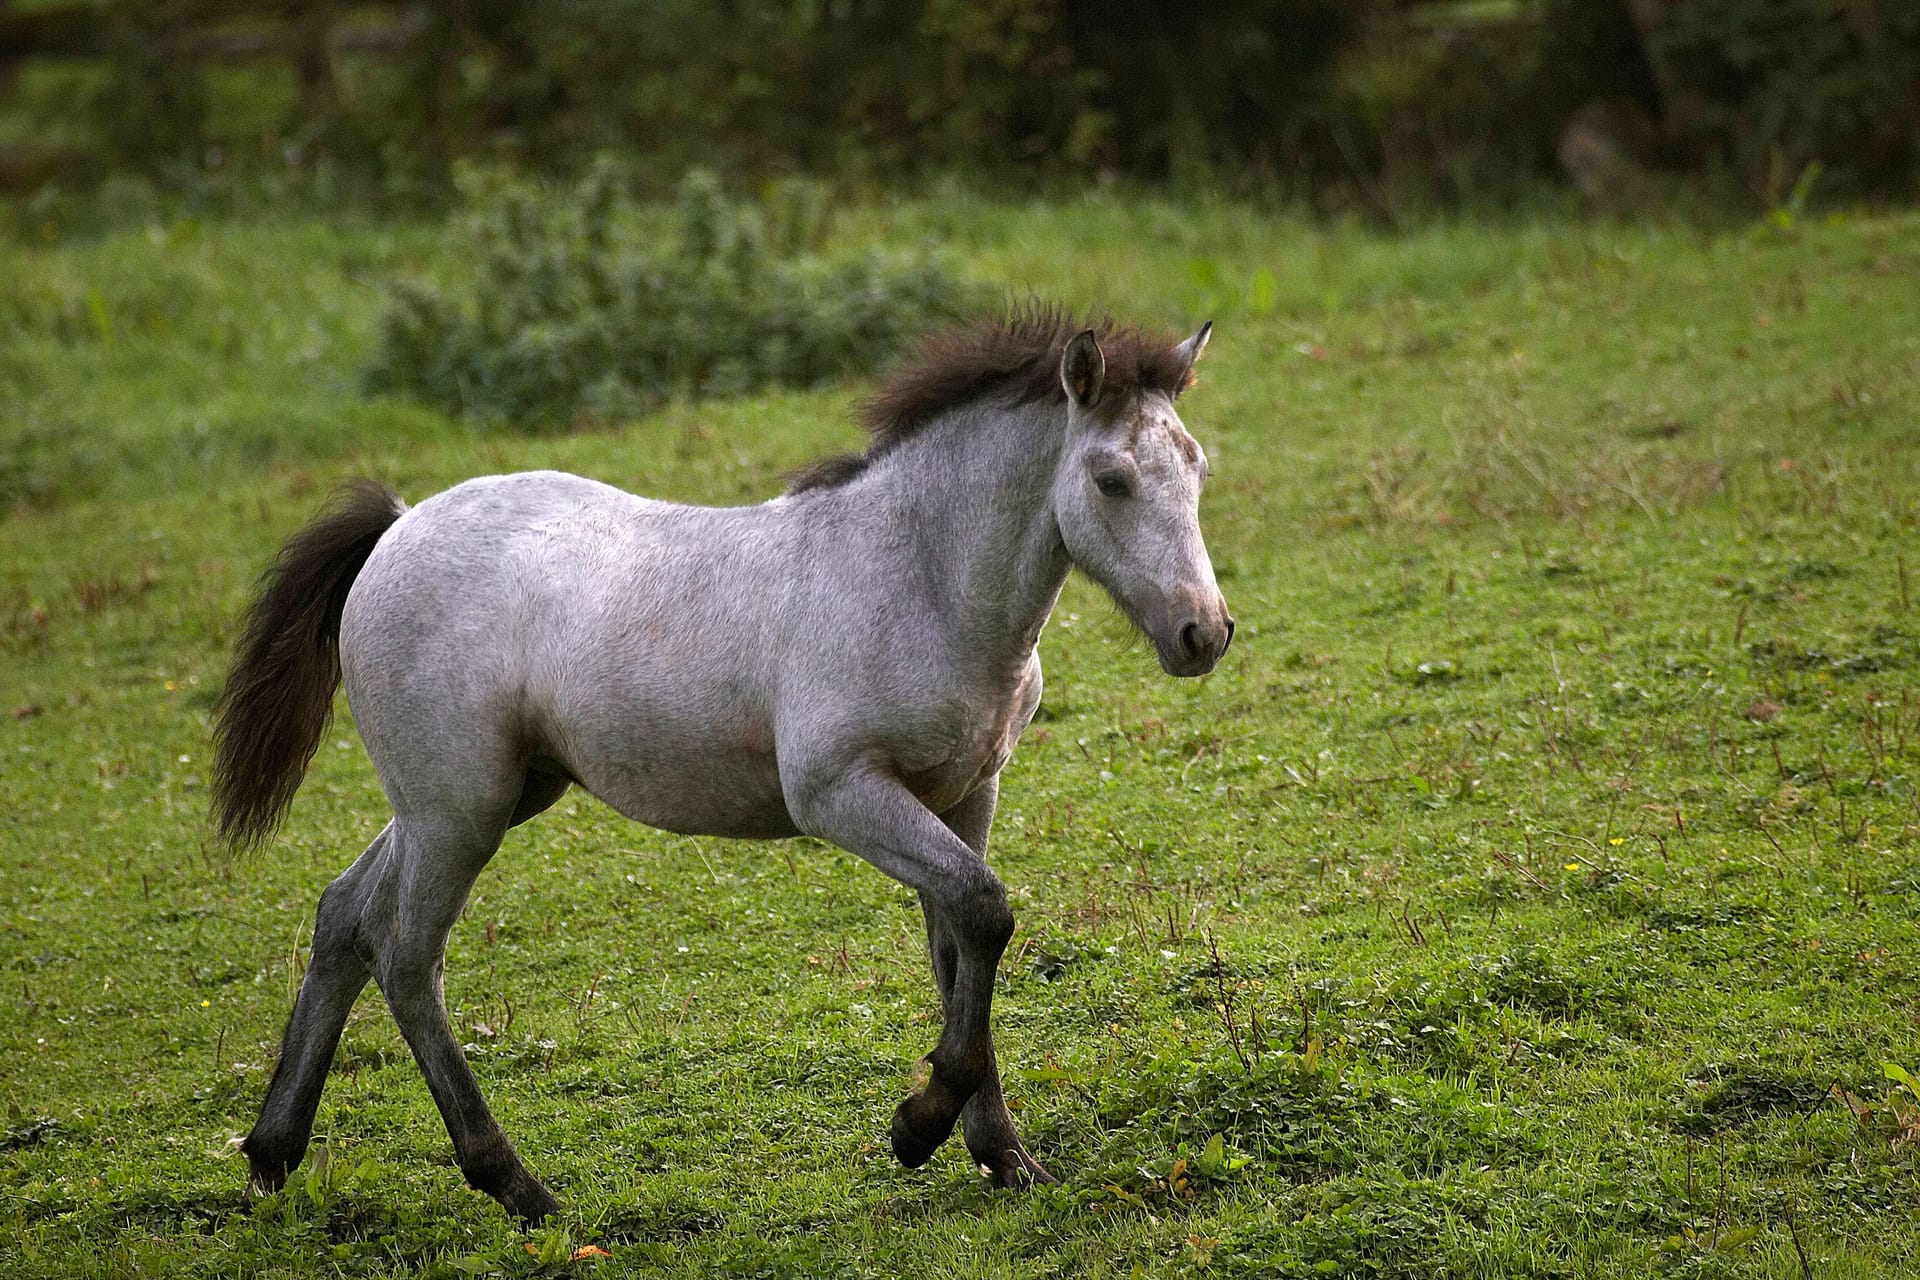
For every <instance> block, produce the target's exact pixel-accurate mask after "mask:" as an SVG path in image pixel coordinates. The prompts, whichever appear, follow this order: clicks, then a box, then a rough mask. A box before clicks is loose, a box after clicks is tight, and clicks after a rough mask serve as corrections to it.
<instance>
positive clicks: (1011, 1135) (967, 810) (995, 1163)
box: [920, 774, 1058, 1187]
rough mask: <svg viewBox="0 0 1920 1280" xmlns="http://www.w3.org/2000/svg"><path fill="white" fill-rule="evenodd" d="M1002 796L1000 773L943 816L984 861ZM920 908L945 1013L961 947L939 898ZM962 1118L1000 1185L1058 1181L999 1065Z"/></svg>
mask: <svg viewBox="0 0 1920 1280" xmlns="http://www.w3.org/2000/svg"><path fill="white" fill-rule="evenodd" d="M999 798H1000V777H999V775H998V774H996V775H994V776H993V777H991V778H989V779H987V781H986V783H985V784H984V785H982V786H981V787H979V788H978V789H977V790H975V791H974V793H973V794H972V795H970V796H968V797H967V798H966V799H965V800H962V801H961V802H960V803H959V804H957V805H955V806H954V807H953V808H951V809H949V810H947V811H946V812H945V813H943V814H941V815H940V820H941V821H942V822H944V823H946V824H947V829H948V830H950V831H952V832H953V834H955V835H957V836H959V837H960V838H961V839H962V840H964V841H966V842H967V847H968V848H970V849H972V850H973V851H974V853H976V854H978V855H979V857H980V858H981V859H982V860H983V861H984V860H985V859H986V856H987V837H988V835H989V834H990V833H991V831H992V830H993V811H994V806H995V805H996V804H997V803H998V801H999ZM920 910H921V913H922V914H923V915H924V916H925V917H926V921H927V954H928V955H929V956H930V957H931V958H932V960H933V978H934V982H935V983H936V985H938V987H939V989H940V1006H941V1009H942V1010H943V1011H944V1010H945V1009H946V1007H947V1005H948V1002H949V993H950V992H951V991H952V989H953V979H954V971H955V968H956V961H957V958H958V946H957V945H956V943H955V942H954V940H953V937H952V932H951V930H950V929H949V928H948V927H947V922H946V918H945V917H944V916H943V915H942V914H941V913H940V909H939V907H938V906H936V905H935V903H934V901H933V899H931V898H929V897H928V896H927V895H925V894H922V895H920ZM960 1114H961V1120H960V1124H961V1131H962V1132H963V1133H964V1134H965V1135H966V1140H967V1153H968V1154H969V1155H971V1156H972V1157H973V1162H974V1163H975V1164H977V1165H979V1166H980V1167H982V1168H984V1169H986V1170H987V1171H988V1173H989V1174H990V1175H991V1176H992V1177H993V1181H994V1185H995V1186H1001V1187H1021V1186H1026V1185H1028V1184H1030V1183H1035V1182H1057V1181H1058V1179H1057V1178H1055V1177H1054V1176H1053V1175H1052V1174H1050V1173H1048V1172H1047V1171H1046V1169H1045V1168H1044V1167H1043V1166H1042V1165H1041V1164H1040V1162H1039V1161H1038V1160H1035V1159H1034V1158H1033V1157H1032V1156H1031V1155H1029V1154H1028V1153H1027V1148H1026V1144H1025V1143H1023V1142H1021V1141H1020V1132H1019V1130H1018V1129H1016V1128H1015V1127H1014V1123H1013V1113H1012V1112H1010V1111H1008V1110H1007V1100H1006V1097H1005V1096H1004V1095H1003V1094H1002V1093H1001V1091H1000V1066H999V1063H998V1061H995V1060H990V1061H989V1063H988V1067H987V1078H986V1079H985V1080H983V1081H981V1082H980V1088H979V1089H978V1090H976V1091H975V1092H974V1095H973V1097H971V1098H969V1099H968V1100H967V1105H966V1109H965V1110H964V1111H962V1112H961V1113H960Z"/></svg>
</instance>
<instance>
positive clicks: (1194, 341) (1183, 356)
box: [1173, 320, 1213, 395]
mask: <svg viewBox="0 0 1920 1280" xmlns="http://www.w3.org/2000/svg"><path fill="white" fill-rule="evenodd" d="M1212 333H1213V321H1211V320H1209V321H1207V322H1206V323H1205V324H1203V325H1201V326H1200V331H1199V332H1198V333H1196V334H1194V335H1193V336H1192V337H1191V338H1188V339H1187V340H1186V341H1185V342H1183V343H1181V344H1180V345H1179V346H1177V347H1175V348H1174V349H1173V354H1174V358H1175V359H1176V360H1178V361H1179V362H1180V380H1179V381H1178V382H1177V383H1175V384H1174V385H1175V386H1177V387H1179V389H1180V391H1185V390H1186V389H1187V388H1188V387H1190V386H1192V385H1193V366H1194V365H1196V364H1199V363H1200V356H1201V354H1202V353H1203V352H1205V351H1206V349H1207V338H1208V337H1209V336H1211V335H1212ZM1180 391H1176V392H1174V394H1175V395H1179V394H1180Z"/></svg>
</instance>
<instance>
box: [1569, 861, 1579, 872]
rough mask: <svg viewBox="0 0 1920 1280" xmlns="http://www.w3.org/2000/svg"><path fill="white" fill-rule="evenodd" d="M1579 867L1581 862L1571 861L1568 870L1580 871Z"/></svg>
mask: <svg viewBox="0 0 1920 1280" xmlns="http://www.w3.org/2000/svg"><path fill="white" fill-rule="evenodd" d="M1579 869H1580V864H1579V863H1577V862H1569V863H1568V864H1567V870H1569V871H1578V870H1579Z"/></svg>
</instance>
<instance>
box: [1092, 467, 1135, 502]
mask: <svg viewBox="0 0 1920 1280" xmlns="http://www.w3.org/2000/svg"><path fill="white" fill-rule="evenodd" d="M1093 484H1094V487H1095V488H1096V489H1098V490H1100V494H1101V496H1102V497H1106V498H1125V497H1129V496H1131V495H1132V493H1133V486H1132V485H1131V484H1129V483H1128V482H1127V478H1126V477H1125V476H1123V475H1120V474H1119V473H1118V472H1113V471H1109V472H1108V473H1107V474H1106V475H1103V476H1095V477H1094V478H1093Z"/></svg>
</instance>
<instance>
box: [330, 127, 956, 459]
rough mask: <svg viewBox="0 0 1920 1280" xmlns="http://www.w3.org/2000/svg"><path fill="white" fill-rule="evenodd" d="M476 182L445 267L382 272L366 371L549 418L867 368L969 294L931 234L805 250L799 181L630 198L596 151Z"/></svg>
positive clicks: (816, 236)
mask: <svg viewBox="0 0 1920 1280" xmlns="http://www.w3.org/2000/svg"><path fill="white" fill-rule="evenodd" d="M476 194H483V195H484V198H479V199H475V200H474V201H473V206H474V210H475V211H474V212H473V213H471V214H470V215H469V216H468V217H467V220H466V225H465V228H464V230H463V231H462V233H461V234H462V235H463V236H464V238H465V239H466V241H467V245H466V249H467V250H468V252H465V253H463V254H462V255H461V261H462V262H463V263H467V264H470V265H467V266H466V267H465V268H464V269H463V270H462V273H461V275H462V278H461V279H460V280H458V281H457V282H455V283H452V284H441V285H436V284H430V283H425V282H419V281H410V282H402V283H399V284H396V285H394V286H392V287H391V289H390V293H389V298H388V304H387V308H386V311H385V313H384V315H383V317H382V320H381V327H380V339H379V342H378V345H377V349H376V353H375V355H374V358H373V361H372V363H371V365H370V366H369V368H368V370H367V380H368V382H369V384H370V386H371V387H372V388H373V389H375V390H391V391H401V392H408V393H412V394H415V395H419V396H422V397H424V398H426V399H428V400H431V401H434V402H437V403H440V404H442V405H445V406H447V407H449V408H452V409H455V410H457V411H460V412H464V413H468V414H473V415H477V416H480V417H484V418H497V419H507V420H511V421H514V422H517V423H521V424H544V425H547V426H564V425H567V424H568V423H570V422H572V421H574V420H576V419H579V418H583V417H584V418H588V419H592V418H602V417H608V416H617V415H621V414H625V413H630V412H635V411H638V410H640V409H643V408H645V407H647V406H648V405H651V404H654V403H657V402H659V401H660V400H662V399H664V398H666V397H667V396H669V395H674V394H688V395H728V394H738V393H742V392H747V391H751V390H754V389H756V388H759V387H764V386H770V385H773V386H792V387H805V386H811V385H813V384H816V383H819V382H822V381H824V380H827V379H830V378H833V377H836V376H839V375H841V374H845V373H849V372H853V371H857V370H864V369H868V368H870V367H872V366H873V365H874V364H876V363H878V362H879V361H881V360H883V359H886V358H888V357H889V356H891V355H892V354H893V353H894V352H895V351H896V350H897V349H898V348H899V346H900V344H901V342H902V341H903V339H904V338H905V337H907V336H908V335H910V334H912V333H914V332H915V331H918V330H920V329H923V328H925V327H926V326H928V325H930V324H932V323H935V322H936V321H938V320H941V319H943V318H946V317H951V316H954V315H957V314H959V313H960V312H961V311H962V310H964V309H966V307H967V306H968V304H969V302H970V300H973V299H974V294H973V291H971V290H969V289H968V288H967V287H965V286H964V285H963V284H962V283H961V282H960V281H959V280H958V279H957V278H956V277H955V276H954V275H953V274H952V273H951V272H949V271H948V270H947V269H946V267H945V266H944V265H943V264H942V263H941V261H940V260H939V259H938V258H937V257H936V256H934V255H932V254H931V253H927V252H908V251H897V250H888V251H883V250H878V249H869V250H866V251H863V252H861V253H859V254H851V255H829V254H826V253H824V252H822V251H821V245H822V242H823V241H824V239H825V233H826V205H825V202H824V199H823V198H822V197H821V195H820V192H819V188H818V187H816V186H813V185H812V184H808V183H801V182H792V181H789V182H786V183H780V184H775V185H774V186H773V187H772V188H770V190H769V194H768V198H767V200H766V201H765V202H764V203H763V204H754V203H749V202H746V201H742V200H738V199H735V198H731V197H729V196H728V195H727V194H726V192H725V191H724V190H723V189H722V187H721V185H720V183H719V181H718V180H717V179H716V178H715V177H713V176H712V175H711V174H707V173H701V172H695V173H694V174H693V175H691V176H689V177H688V178H686V179H685V180H684V181H683V182H682V183H681V184H680V187H679V190H678V194H677V196H676V198H675V199H674V201H673V202H672V204H671V205H670V206H667V207H664V208H662V207H647V206H641V205H639V204H637V203H636V202H635V201H634V200H633V198H632V195H631V191H630V188H629V184H628V183H627V182H626V181H624V180H623V179H622V178H621V177H620V176H619V175H618V173H617V172H616V170H615V169H614V168H613V167H611V166H609V165H606V164H601V165H598V166H596V167H595V168H594V170H593V171H592V172H591V173H590V174H589V176H588V177H587V178H585V179H584V180H582V181H581V182H580V183H578V184H577V185H575V186H574V187H572V188H569V189H565V190H560V191H551V190H542V189H540V188H538V187H535V186H531V185H527V184H517V185H508V186H504V187H498V188H495V189H491V190H488V191H486V192H484V193H476Z"/></svg>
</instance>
